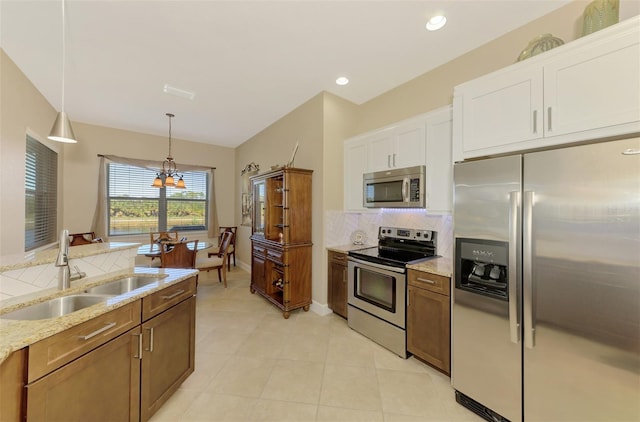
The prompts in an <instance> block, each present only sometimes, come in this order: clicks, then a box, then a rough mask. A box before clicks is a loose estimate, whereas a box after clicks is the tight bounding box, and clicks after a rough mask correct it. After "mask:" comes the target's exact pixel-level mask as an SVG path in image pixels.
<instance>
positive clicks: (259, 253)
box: [253, 245, 266, 258]
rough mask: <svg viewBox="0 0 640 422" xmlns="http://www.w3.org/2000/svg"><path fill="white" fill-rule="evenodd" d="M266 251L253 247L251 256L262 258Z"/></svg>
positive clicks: (261, 247) (259, 247)
mask: <svg viewBox="0 0 640 422" xmlns="http://www.w3.org/2000/svg"><path fill="white" fill-rule="evenodd" d="M265 253H266V249H265V248H264V247H263V246H255V245H254V246H253V254H254V255H256V256H259V257H262V258H264V256H265Z"/></svg>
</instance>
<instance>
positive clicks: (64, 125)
mask: <svg viewBox="0 0 640 422" xmlns="http://www.w3.org/2000/svg"><path fill="white" fill-rule="evenodd" d="M64 1H65V0H62V111H60V112H59V113H58V116H57V117H56V121H55V122H53V127H52V128H51V133H49V136H48V138H49V139H51V140H52V141H57V142H65V143H68V144H75V143H77V142H78V141H76V135H75V134H74V133H73V129H72V128H71V122H70V121H69V116H67V113H65V112H64V68H65V59H66V54H65V53H66V45H65V44H66V43H65V32H66V26H65V11H64Z"/></svg>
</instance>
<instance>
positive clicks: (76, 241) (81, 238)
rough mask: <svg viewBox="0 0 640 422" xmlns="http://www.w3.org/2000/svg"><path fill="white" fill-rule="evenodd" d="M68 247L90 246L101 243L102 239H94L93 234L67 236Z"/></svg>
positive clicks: (94, 234)
mask: <svg viewBox="0 0 640 422" xmlns="http://www.w3.org/2000/svg"><path fill="white" fill-rule="evenodd" d="M69 239H70V240H69V246H78V245H90V244H91V243H102V238H100V237H96V233H95V232H86V233H72V234H70V235H69Z"/></svg>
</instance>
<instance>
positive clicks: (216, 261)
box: [196, 231, 233, 288]
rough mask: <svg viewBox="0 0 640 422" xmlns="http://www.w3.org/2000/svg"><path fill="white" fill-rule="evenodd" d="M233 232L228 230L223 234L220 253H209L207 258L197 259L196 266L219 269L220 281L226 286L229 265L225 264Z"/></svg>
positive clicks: (207, 269) (201, 269)
mask: <svg viewBox="0 0 640 422" xmlns="http://www.w3.org/2000/svg"><path fill="white" fill-rule="evenodd" d="M232 238H233V233H232V232H230V231H226V232H224V233H223V234H222V243H221V244H220V253H221V255H220V256H218V255H217V254H212V253H211V254H208V255H209V256H207V258H199V259H197V260H196V268H197V269H199V270H200V271H210V270H218V281H220V282H222V283H224V287H225V288H226V287H227V267H226V266H225V265H224V264H225V261H227V254H228V251H229V246H230V245H231V239H232Z"/></svg>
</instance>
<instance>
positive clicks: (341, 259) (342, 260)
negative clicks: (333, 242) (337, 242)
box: [329, 251, 347, 265]
mask: <svg viewBox="0 0 640 422" xmlns="http://www.w3.org/2000/svg"><path fill="white" fill-rule="evenodd" d="M329 261H330V262H335V263H336V264H343V265H347V254H346V253H342V252H335V251H329Z"/></svg>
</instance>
